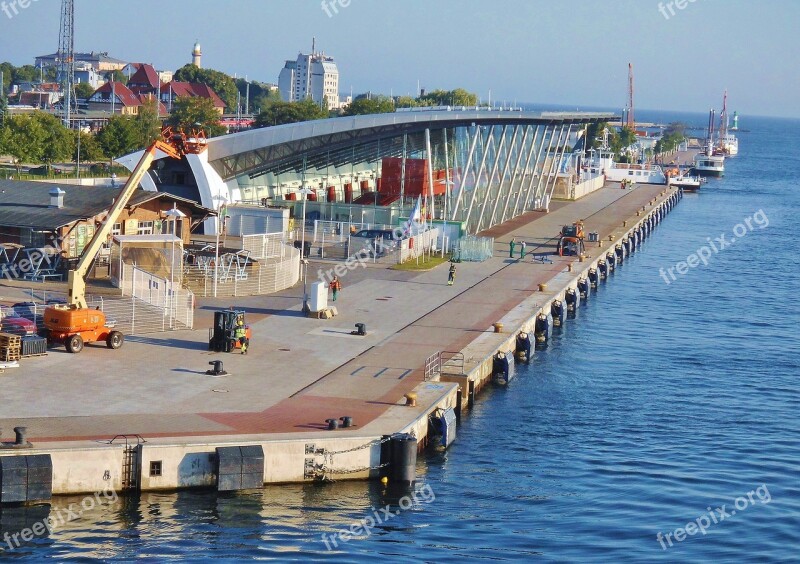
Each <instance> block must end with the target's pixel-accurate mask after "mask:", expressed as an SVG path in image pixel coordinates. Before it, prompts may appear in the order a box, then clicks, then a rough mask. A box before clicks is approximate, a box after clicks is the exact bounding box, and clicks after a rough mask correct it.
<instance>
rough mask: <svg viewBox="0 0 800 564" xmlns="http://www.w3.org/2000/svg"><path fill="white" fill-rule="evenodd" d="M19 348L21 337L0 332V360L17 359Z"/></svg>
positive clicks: (20, 346) (20, 347) (11, 360)
mask: <svg viewBox="0 0 800 564" xmlns="http://www.w3.org/2000/svg"><path fill="white" fill-rule="evenodd" d="M21 349H22V339H21V338H20V336H19V335H12V334H11V333H0V362H13V361H15V360H19V357H20V352H21Z"/></svg>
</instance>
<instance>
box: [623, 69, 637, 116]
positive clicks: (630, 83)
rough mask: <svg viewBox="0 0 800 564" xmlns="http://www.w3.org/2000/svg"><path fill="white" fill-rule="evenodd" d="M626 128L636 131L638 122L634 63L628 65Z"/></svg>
mask: <svg viewBox="0 0 800 564" xmlns="http://www.w3.org/2000/svg"><path fill="white" fill-rule="evenodd" d="M625 126H626V127H627V128H628V129H630V130H632V131H636V120H635V118H634V115H633V63H628V119H627V121H626V123H625Z"/></svg>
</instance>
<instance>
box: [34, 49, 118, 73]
mask: <svg viewBox="0 0 800 564" xmlns="http://www.w3.org/2000/svg"><path fill="white" fill-rule="evenodd" d="M74 60H75V64H76V65H79V64H81V63H86V64H88V65H90V66H91V67H92V68H93V69H94V70H95V71H97V72H100V73H106V72H108V71H113V70H121V69H122V68H123V67H125V65H126V64H127V63H126V62H125V61H121V60H119V59H115V58H114V57H109V56H108V52H100V53H95V52H94V51H92V52H91V53H75V59H74ZM58 64H59V60H58V53H52V54H50V55H40V56H38V57H36V63H35V66H36V67H44V68H46V67H52V66H56V65H58Z"/></svg>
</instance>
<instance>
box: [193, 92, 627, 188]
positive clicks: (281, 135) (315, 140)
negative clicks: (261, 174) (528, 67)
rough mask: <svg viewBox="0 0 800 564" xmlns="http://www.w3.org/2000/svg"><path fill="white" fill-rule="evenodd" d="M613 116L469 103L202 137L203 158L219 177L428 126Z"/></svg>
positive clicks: (588, 120) (581, 120) (607, 118)
mask: <svg viewBox="0 0 800 564" xmlns="http://www.w3.org/2000/svg"><path fill="white" fill-rule="evenodd" d="M617 117H618V116H615V115H614V114H611V113H603V112H519V111H498V110H476V109H474V108H473V109H462V108H458V109H455V110H452V109H451V110H434V111H398V112H395V113H387V114H370V115H362V116H351V117H338V118H332V119H324V120H315V121H305V122H300V123H291V124H286V125H278V126H274V127H265V128H261V129H251V130H248V131H243V132H241V133H234V134H231V135H224V136H222V137H214V138H212V139H209V141H208V161H209V164H210V165H211V166H212V167H213V168H214V170H215V171H216V172H217V173H218V174H219V175H220V177H221V178H222V179H223V180H229V179H231V178H234V177H236V176H240V175H243V174H253V173H255V172H258V171H263V170H265V169H268V168H271V167H273V166H275V165H276V164H277V163H279V162H281V161H285V160H286V159H290V158H297V157H298V156H299V155H301V154H302V153H314V152H319V151H323V150H324V151H334V150H337V149H339V148H341V147H345V146H351V145H352V144H354V143H368V142H370V141H375V140H378V139H388V138H392V137H397V136H398V135H402V134H404V133H415V132H419V131H424V130H425V129H428V128H430V129H431V130H441V129H444V128H448V127H464V126H467V125H482V126H492V125H512V126H513V125H553V124H583V123H593V122H602V121H610V120H613V119H616V118H617Z"/></svg>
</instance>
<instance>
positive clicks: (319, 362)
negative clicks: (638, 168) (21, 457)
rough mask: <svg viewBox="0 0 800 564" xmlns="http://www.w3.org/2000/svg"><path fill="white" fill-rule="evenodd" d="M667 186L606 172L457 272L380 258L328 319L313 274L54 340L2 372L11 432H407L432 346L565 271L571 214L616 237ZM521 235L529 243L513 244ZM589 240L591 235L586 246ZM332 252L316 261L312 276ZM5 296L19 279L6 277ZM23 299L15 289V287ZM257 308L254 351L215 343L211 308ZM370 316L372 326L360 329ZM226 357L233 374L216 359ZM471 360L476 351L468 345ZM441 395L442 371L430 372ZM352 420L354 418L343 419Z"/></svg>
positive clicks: (442, 347)
mask: <svg viewBox="0 0 800 564" xmlns="http://www.w3.org/2000/svg"><path fill="white" fill-rule="evenodd" d="M663 190H664V187H663V186H650V185H638V186H636V187H635V188H634V189H632V190H620V189H619V188H618V187H617V186H610V185H608V186H606V187H604V188H602V189H600V190H598V191H596V192H594V193H592V194H590V195H588V196H586V197H584V198H582V199H581V200H579V201H576V202H553V203H552V205H551V208H550V211H549V213H544V212H529V213H526V214H524V215H523V216H521V217H518V218H515V219H514V220H511V221H509V222H506V223H505V224H503V225H500V226H497V227H495V228H492V229H490V230H488V231H486V232H484V233H483V234H484V235H486V236H492V237H494V238H495V254H494V257H493V258H491V259H489V260H487V261H484V262H481V263H461V264H459V265H458V273H457V277H456V282H455V285H454V286H448V285H447V266H446V265H444V266H440V267H438V268H435V269H433V270H431V271H428V272H421V273H416V272H405V271H398V270H392V269H389V268H387V267H386V266H382V265H369V266H367V267H365V268H359V269H357V270H355V271H351V272H348V274H347V275H346V276H344V277H343V278H342V281H343V285H344V288H343V290H342V291H341V292H340V295H339V300H338V301H337V302H336V303H335V305H336V306H337V308H338V310H339V315H338V316H337V317H335V318H333V319H330V320H317V319H310V318H306V317H304V316H303V315H302V314H301V311H300V310H301V295H302V287H299V288H298V287H295V288H293V289H290V290H287V291H284V292H281V293H279V294H275V295H271V296H252V297H245V298H225V299H218V300H200V304H199V305H198V310H197V311H198V313H197V316H196V320H195V330H192V331H179V332H172V333H160V334H154V335H146V336H129V337H128V338H127V339H126V342H125V345H124V346H123V347H122V348H121V349H119V350H117V351H111V350H108V349H106V348H105V346H100V345H90V346H87V347H86V348H85V349H84V351H83V352H81V353H80V354H78V355H71V354H69V353H67V352H66V351H64V349H61V348H56V349H51V350H50V351H49V354H48V355H47V356H45V357H37V358H32V359H24V360H23V361H22V363H21V366H20V368H16V369H9V370H7V371H6V372H5V373H4V374H0V382H2V388H1V389H2V392H0V396H1V397H2V408H0V436H2V437H4V438H5V440H10V439H11V437H10V435H11V429H12V428H13V427H15V426H20V425H21V426H26V427H27V428H28V439H29V440H30V441H32V442H33V443H34V444H35V445H36V446H37V447H40V448H45V447H46V448H51V449H52V448H60V447H59V445H63V447H67V446H68V445H69V446H70V447H73V448H74V447H75V446H76V445H80V444H82V443H85V444H94V443H96V442H97V441H98V440H101V439H110V438H112V437H114V436H115V435H120V434H126V435H131V434H139V435H141V436H143V437H146V438H147V439H148V440H157V441H158V442H160V443H165V444H182V443H188V442H191V441H193V440H197V438H198V437H210V438H214V439H215V440H218V441H222V440H235V439H236V437H244V436H253V435H258V436H261V437H263V436H265V435H267V436H271V437H275V438H276V439H280V438H287V439H288V438H303V437H313V436H321V435H322V434H323V433H325V432H326V431H324V430H323V429H324V428H325V420H326V419H328V418H331V417H332V418H338V417H341V416H351V417H353V418H354V420H355V423H356V427H354V428H353V430H354V431H356V432H358V433H359V434H361V435H364V434H369V435H372V436H375V435H380V434H388V433H393V432H397V431H398V430H400V429H402V428H404V427H405V426H406V425H407V424H408V422H409V421H412V420H413V419H414V417H418V416H419V415H420V413H424V409H426V407H427V406H426V405H425V401H426V396H425V393H424V390H423V393H422V394H421V396H422V397H420V405H419V406H418V407H417V408H403V409H402V410H398V409H397V406H399V405H402V404H403V395H404V394H405V393H407V392H409V391H411V390H413V389H415V388H416V387H418V386H419V385H420V384H421V383H422V382H423V366H424V362H425V359H426V358H427V357H429V356H430V355H431V354H433V353H435V352H437V351H460V350H462V349H464V348H465V347H467V346H468V345H469V344H470V343H472V342H473V341H475V340H476V339H478V338H479V337H481V336H482V335H485V334H487V333H489V332H490V331H491V330H492V329H491V325H492V324H493V323H494V322H496V321H498V320H499V319H501V318H502V317H503V316H504V315H505V314H506V313H507V312H509V311H511V310H512V309H513V308H515V307H517V306H518V305H519V304H521V303H523V302H524V301H525V300H526V299H528V298H529V297H530V296H531V294H532V293H534V292H535V291H536V289H537V286H538V285H539V284H540V283H545V282H547V281H548V280H550V279H552V278H554V277H555V276H557V275H558V274H559V273H561V272H563V271H564V270H565V268H566V265H567V264H568V263H569V262H574V261H575V257H558V256H557V255H551V256H550V258H551V259H552V262H551V263H540V262H536V261H534V260H533V257H534V255H535V254H536V253H540V252H548V253H550V252H552V251H553V250H555V243H556V240H557V235H558V233H559V231H560V228H561V226H562V225H565V224H571V223H572V222H573V221H575V220H578V219H583V220H584V221H585V225H586V231H587V232H590V231H597V232H599V234H600V236H601V238H606V237H607V236H608V235H609V234H610V233H611V232H613V231H614V230H615V229H616V228H618V227H619V226H620V225H621V223H622V221H623V219H627V218H630V217H631V216H633V215H635V214H636V211H637V210H639V209H641V208H642V207H643V206H646V205H647V204H648V202H650V201H651V200H653V199H654V198H655V197H656V196H657V195H658V194H659V193H660V192H661V191H663ZM512 238H516V240H517V241H518V242H519V241H522V240H525V241H526V242H527V253H528V255H527V256H526V257H524V258H522V259H520V258H519V245H517V247H516V253H515V254H516V256H515V258H513V259H512V258H510V257H509V252H508V251H509V241H510V240H511V239H512ZM588 251H589V253H590V254H591V253H592V249H588ZM331 266H333V264H332V263H326V262H314V261H312V263H311V265H310V268H309V275H308V276H309V279H310V280H312V281H313V280H314V279H316V276H317V275H316V272H317V269H320V270H321V271H324V270H326V269H328V268H330V267H331ZM2 290H3V294H4V298H6V299H9V298H11V296H9V295H7V294H9V293H13V289H9V288H3V289H2ZM11 299H13V298H11ZM228 306H235V307H237V308H241V309H244V310H246V311H247V315H248V322H249V324H250V325H251V327H252V331H253V340H252V345H251V348H250V351H249V353H248V354H247V355H240V354H230V353H229V354H220V353H212V352H209V351H208V350H207V343H208V327H209V326H210V324H211V323H210V320H211V316H212V314H213V311H214V310H215V309H218V308H225V307H228ZM359 322H360V323H365V324H366V326H367V331H368V335H367V336H366V337H357V336H353V335H351V334H350V332H351V331H352V329H353V328H354V324H355V323H359ZM216 359H219V360H223V361H224V367H225V369H226V370H227V371H228V372H229V374H228V375H227V376H223V377H212V376H209V375H207V374H206V373H205V371H206V370H207V369H208V368H209V366H208V363H209V361H211V360H216ZM466 362H467V363H470V362H475V359H471V358H467V359H466ZM427 386H428V387H430V388H431V392H430V397H431V398H433V397H438V396H436V389H437V384H436V383H428V384H427ZM343 431H344V432H348V431H349V430H343Z"/></svg>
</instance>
